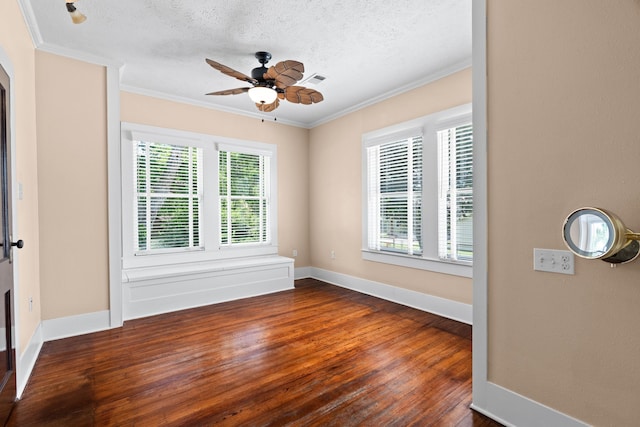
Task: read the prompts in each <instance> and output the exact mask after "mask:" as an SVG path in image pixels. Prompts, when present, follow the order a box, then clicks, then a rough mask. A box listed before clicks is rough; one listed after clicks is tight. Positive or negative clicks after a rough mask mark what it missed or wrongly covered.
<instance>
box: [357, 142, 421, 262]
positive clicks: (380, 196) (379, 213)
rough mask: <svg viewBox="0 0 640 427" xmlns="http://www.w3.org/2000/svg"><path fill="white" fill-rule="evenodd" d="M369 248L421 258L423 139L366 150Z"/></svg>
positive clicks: (391, 143) (374, 146)
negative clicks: (419, 256)
mask: <svg viewBox="0 0 640 427" xmlns="http://www.w3.org/2000/svg"><path fill="white" fill-rule="evenodd" d="M367 171H368V182H367V186H368V197H367V202H368V209H367V213H368V246H369V249H371V250H376V251H388V252H396V253H401V254H407V255H421V254H422V236H421V234H422V232H421V231H422V213H421V211H422V137H421V136H414V137H410V138H406V139H401V140H398V141H393V142H388V143H382V144H378V145H373V146H370V147H368V148H367Z"/></svg>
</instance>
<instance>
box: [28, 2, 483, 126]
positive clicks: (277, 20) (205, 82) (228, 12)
mask: <svg viewBox="0 0 640 427" xmlns="http://www.w3.org/2000/svg"><path fill="white" fill-rule="evenodd" d="M20 1H21V4H22V7H23V10H24V13H25V15H26V17H27V22H28V24H29V26H30V29H31V32H32V34H33V35H34V38H35V39H36V41H37V44H38V46H39V47H42V48H45V49H48V50H50V51H54V52H55V51H60V52H70V53H72V54H74V55H76V54H77V56H78V57H79V58H83V56H84V57H89V58H90V57H94V58H102V59H104V61H109V62H113V63H116V64H124V68H123V70H122V74H121V87H122V88H123V89H124V90H129V91H133V92H139V93H146V94H150V95H156V96H162V97H168V98H173V99H177V100H188V102H193V103H196V104H199V105H209V106H211V107H213V108H219V109H223V110H228V111H234V112H239V113H241V114H251V115H255V116H257V117H265V118H274V117H276V118H277V119H278V121H281V122H285V123H291V124H296V125H299V126H305V127H311V126H314V125H317V124H319V123H322V122H324V121H327V120H329V119H331V118H334V117H337V116H339V115H341V114H344V113H345V112H348V111H351V110H353V109H356V108H358V107H360V106H363V105H366V104H368V103H370V102H372V101H373V100H379V99H382V98H384V97H386V96H389V95H391V94H395V93H398V92H400V91H402V90H406V89H410V88H413V87H416V86H418V85H420V84H422V83H425V82H427V81H429V80H432V79H433V78H435V77H438V76H441V75H444V74H448V73H450V72H452V71H456V70H459V69H462V68H464V67H467V66H469V65H470V64H471V1H472V0H398V1H394V2H390V1H388V0H366V1H365V0H325V1H301V0H271V1H268V2H257V1H249V0H182V1H175V0H171V1H169V0H128V1H123V0H81V1H79V2H77V3H76V7H77V8H78V10H79V11H80V12H82V13H83V14H85V15H86V16H87V21H85V22H84V23H82V24H79V25H74V24H72V23H71V20H70V18H69V15H68V13H67V11H66V8H65V5H64V2H63V1H62V0H59V1H58V0H55V1H54V0H20ZM259 50H266V51H269V52H271V54H272V55H273V59H272V60H271V62H270V63H269V64H267V65H274V64H275V63H276V62H278V61H282V60H286V59H293V60H298V61H300V62H302V63H304V65H305V74H304V78H307V77H309V76H311V75H312V74H314V73H317V74H320V75H322V76H325V77H326V80H324V81H323V82H322V83H320V84H318V85H316V86H310V87H313V88H314V89H316V90H318V91H320V92H322V94H323V95H324V98H325V100H324V101H323V102H321V103H319V104H313V105H299V104H291V103H288V102H282V103H281V105H280V107H279V108H278V109H277V110H276V111H274V112H273V113H265V114H263V113H260V112H259V111H257V109H256V107H255V105H254V104H253V103H252V102H251V100H250V99H249V97H248V96H247V95H246V94H240V95H232V96H224V97H222V96H215V97H214V96H205V95H204V94H205V93H207V92H212V91H218V90H223V89H230V88H236V87H242V86H249V84H245V83H243V82H241V81H239V80H236V79H234V78H232V77H229V76H226V75H223V74H221V73H220V72H218V71H216V70H214V69H213V68H211V67H210V66H209V65H207V64H206V63H205V58H211V59H213V60H214V61H217V62H220V63H222V64H224V65H227V66H229V67H231V68H233V69H235V70H238V71H241V72H243V73H245V74H248V75H250V73H251V69H252V68H254V67H257V66H259V63H258V62H257V60H256V59H255V58H254V53H255V52H256V51H259Z"/></svg>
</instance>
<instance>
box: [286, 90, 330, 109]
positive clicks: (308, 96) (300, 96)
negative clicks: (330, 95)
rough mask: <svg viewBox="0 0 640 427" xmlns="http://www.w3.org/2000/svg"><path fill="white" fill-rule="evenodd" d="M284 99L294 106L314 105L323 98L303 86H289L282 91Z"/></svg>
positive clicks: (315, 91) (316, 92)
mask: <svg viewBox="0 0 640 427" xmlns="http://www.w3.org/2000/svg"><path fill="white" fill-rule="evenodd" d="M284 97H285V98H286V100H287V101H289V102H293V103H294V104H305V105H309V104H314V103H317V102H321V101H322V100H323V99H324V97H323V96H322V94H321V93H320V92H318V91H317V90H315V89H309V88H306V87H304V86H289V87H287V88H285V90H284Z"/></svg>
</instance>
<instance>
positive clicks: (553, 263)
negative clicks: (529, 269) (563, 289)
mask: <svg viewBox="0 0 640 427" xmlns="http://www.w3.org/2000/svg"><path fill="white" fill-rule="evenodd" d="M533 269H534V270H538V271H547V272H549V273H560V274H575V267H574V256H573V253H572V252H569V251H560V250H556V249H539V248H534V249H533Z"/></svg>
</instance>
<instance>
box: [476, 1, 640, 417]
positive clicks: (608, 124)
mask: <svg viewBox="0 0 640 427" xmlns="http://www.w3.org/2000/svg"><path fill="white" fill-rule="evenodd" d="M613 3H615V5H614V4H613ZM487 44H488V46H487V51H488V76H489V77H488V132H489V134H488V159H489V161H488V171H489V172H488V174H489V176H488V192H489V201H488V209H489V234H488V239H489V281H488V297H489V303H488V307H489V311H488V317H489V330H488V336H489V379H490V381H493V382H495V383H497V384H499V385H502V386H504V387H506V388H508V389H511V390H513V391H516V392H518V393H520V394H522V395H524V396H526V397H529V398H532V399H534V400H536V401H538V402H541V403H543V404H546V405H548V406H550V407H552V408H555V409H557V410H560V411H561V412H564V413H567V414H569V415H572V416H574V417H577V418H579V419H582V420H584V421H586V422H588V423H593V424H595V425H611V426H632V425H638V413H637V408H638V407H639V406H640V357H639V356H640V333H638V325H639V324H640V308H639V307H640V262H638V261H636V262H635V263H632V264H629V265H624V266H619V267H618V268H615V269H612V268H610V266H609V265H608V264H606V263H604V262H602V261H588V260H583V259H576V274H575V275H574V276H565V275H559V274H550V273H542V272H534V271H533V269H532V256H533V248H534V247H541V248H555V249H565V247H564V245H563V242H562V239H561V233H560V230H561V226H562V222H563V220H564V218H565V217H566V215H567V214H569V213H570V212H571V211H572V210H573V209H576V208H579V207H581V206H588V205H594V206H599V207H603V208H607V209H610V210H612V211H613V212H614V213H616V214H618V215H619V216H620V217H621V218H622V220H623V221H625V223H626V224H627V226H629V227H630V228H631V229H634V230H640V196H639V194H638V191H639V190H638V189H639V188H640V174H639V173H638V167H637V166H638V159H640V120H639V119H638V114H639V113H640V79H639V76H640V74H639V70H640V48H639V46H640V2H638V1H636V0H619V1H616V2H603V1H600V0H564V1H554V0H542V1H541V0H528V1H527V0H520V1H495V0H490V1H489V2H488V41H487Z"/></svg>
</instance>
